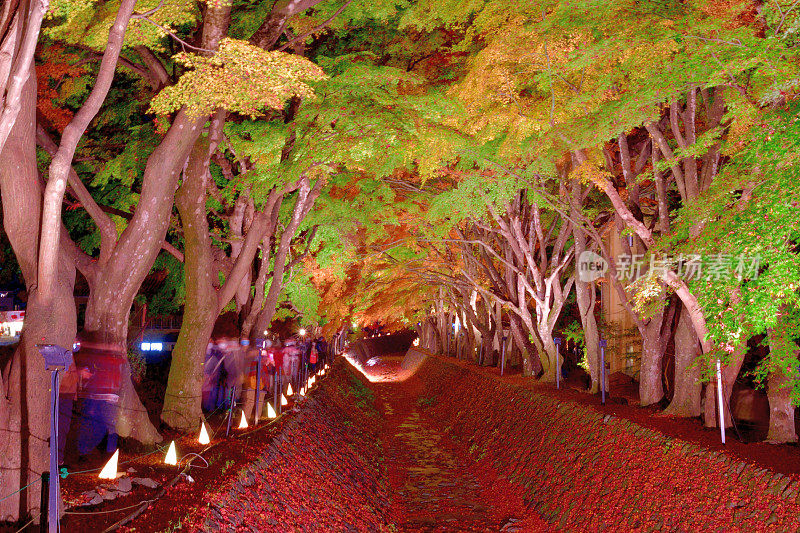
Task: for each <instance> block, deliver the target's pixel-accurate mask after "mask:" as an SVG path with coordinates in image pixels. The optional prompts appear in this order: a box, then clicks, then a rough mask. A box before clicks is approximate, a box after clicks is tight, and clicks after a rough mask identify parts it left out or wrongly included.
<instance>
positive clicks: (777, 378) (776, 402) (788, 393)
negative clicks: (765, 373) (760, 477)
mask: <svg viewBox="0 0 800 533" xmlns="http://www.w3.org/2000/svg"><path fill="white" fill-rule="evenodd" d="M768 339H769V349H770V358H772V354H774V353H777V352H779V351H780V350H787V349H789V350H791V351H792V353H793V354H794V357H792V358H790V362H789V365H788V367H786V368H784V367H783V366H781V367H778V366H777V365H775V364H773V365H772V372H770V374H769V379H768V381H767V399H768V400H769V431H768V432H767V442H769V443H773V444H781V443H785V442H797V431H796V430H795V425H794V404H793V403H792V386H793V379H792V378H791V377H789V376H791V374H794V373H796V372H797V359H798V350H797V346H796V345H795V344H794V343H793V342H792V341H791V340H790V339H789V338H788V337H787V336H786V335H785V332H784V331H777V332H776V331H775V330H774V329H770V330H769V332H768ZM781 359H782V360H783V358H781Z"/></svg>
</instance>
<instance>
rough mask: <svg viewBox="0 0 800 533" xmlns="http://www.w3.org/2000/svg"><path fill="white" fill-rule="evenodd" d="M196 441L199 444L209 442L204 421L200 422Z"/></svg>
mask: <svg viewBox="0 0 800 533" xmlns="http://www.w3.org/2000/svg"><path fill="white" fill-rule="evenodd" d="M197 442H199V443H200V444H203V445H205V444H209V443H210V442H211V438H210V437H209V436H208V430H206V423H205V422H202V423H201V424H200V436H199V437H197Z"/></svg>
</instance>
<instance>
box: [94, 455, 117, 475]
mask: <svg viewBox="0 0 800 533" xmlns="http://www.w3.org/2000/svg"><path fill="white" fill-rule="evenodd" d="M118 462H119V450H116V451H115V452H114V455H112V456H111V459H109V460H108V462H107V463H106V466H104V467H103V469H102V470H101V471H100V475H99V476H97V477H99V478H100V479H117V463H118Z"/></svg>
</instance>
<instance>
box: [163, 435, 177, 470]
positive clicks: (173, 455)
mask: <svg viewBox="0 0 800 533" xmlns="http://www.w3.org/2000/svg"><path fill="white" fill-rule="evenodd" d="M164 464H165V465H176V464H178V452H177V451H176V450H175V441H172V443H171V444H170V445H169V450H167V456H166V457H164Z"/></svg>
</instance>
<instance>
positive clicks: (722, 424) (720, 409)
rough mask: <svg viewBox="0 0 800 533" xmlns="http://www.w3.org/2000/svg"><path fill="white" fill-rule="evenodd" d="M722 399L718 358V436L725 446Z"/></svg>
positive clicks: (720, 371)
mask: <svg viewBox="0 0 800 533" xmlns="http://www.w3.org/2000/svg"><path fill="white" fill-rule="evenodd" d="M723 404H724V401H723V398H722V369H721V367H720V362H719V358H717V405H719V434H720V437H722V444H725V407H724V405H723Z"/></svg>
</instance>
